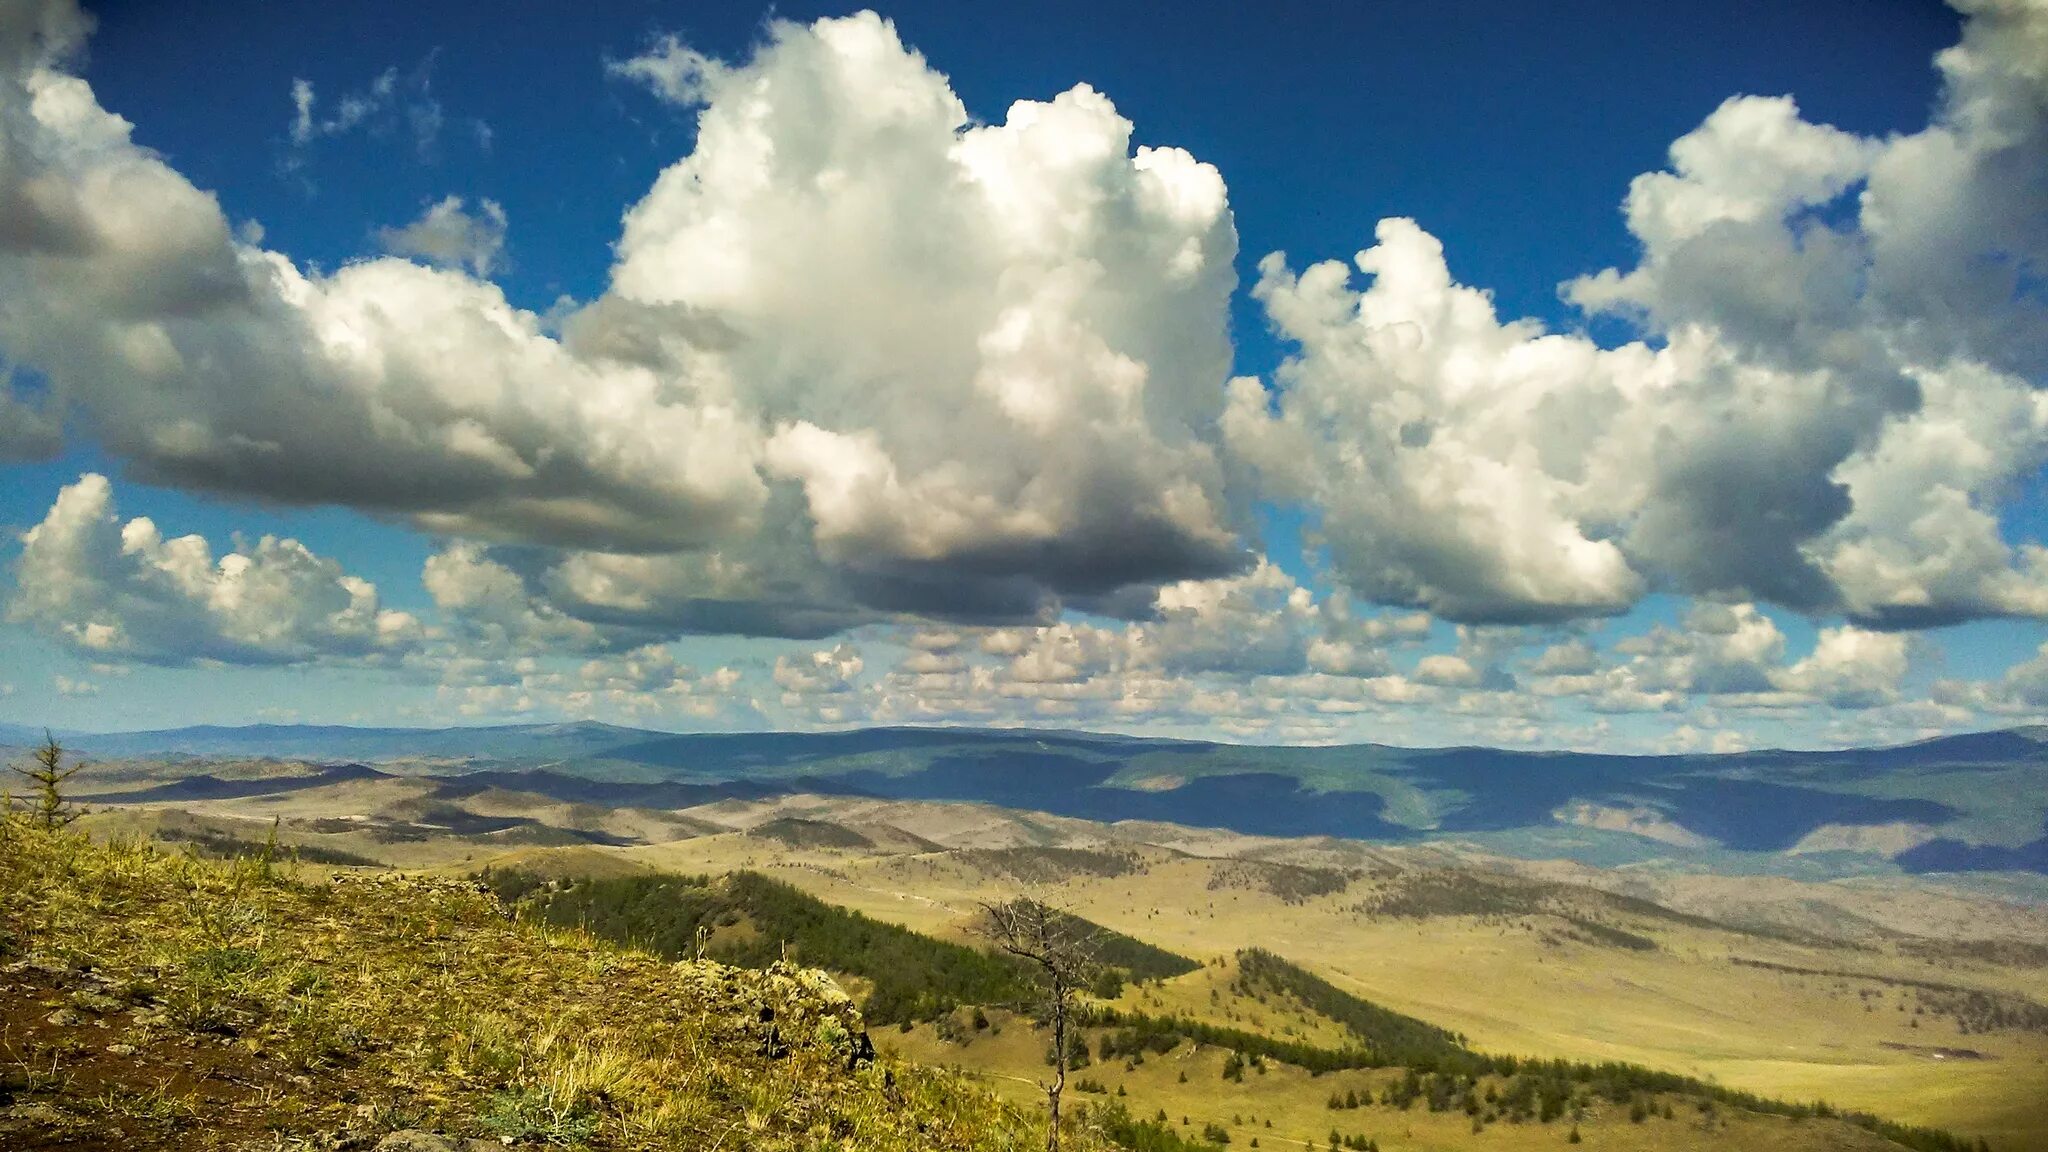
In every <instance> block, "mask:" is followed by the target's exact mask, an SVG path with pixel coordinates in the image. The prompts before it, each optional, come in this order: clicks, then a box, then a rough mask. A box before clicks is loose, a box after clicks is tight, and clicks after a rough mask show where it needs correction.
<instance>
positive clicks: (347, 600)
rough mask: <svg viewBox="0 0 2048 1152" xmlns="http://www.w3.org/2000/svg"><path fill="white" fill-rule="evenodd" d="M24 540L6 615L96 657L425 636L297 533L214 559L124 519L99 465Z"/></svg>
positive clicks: (195, 543) (317, 648) (350, 648)
mask: <svg viewBox="0 0 2048 1152" xmlns="http://www.w3.org/2000/svg"><path fill="white" fill-rule="evenodd" d="M21 543H22V549H21V557H20V559H19V560H18V561H17V562H16V565H15V577H16V589H15V593H14V596H13V597H12V599H11V600H10V601H9V602H8V605H7V619H8V620H10V621H13V622H15V623H19V624H26V625H28V626H30V627H32V628H35V629H37V630H38V631H41V632H43V633H45V634H46V635H49V636H51V637H53V638H55V639H56V640H58V641H59V642H60V643H62V644H63V645H64V646H66V647H68V648H70V649H71V650H73V651H75V652H77V653H79V654H80V655H83V656H87V657H90V658H92V659H95V660H105V661H130V660H133V661H140V662H143V663H153V664H187V663H191V662H194V661H200V660H212V661H219V662H222V663H231V664H282V663H297V662H302V661H309V660H320V659H350V660H362V659H383V660H388V659H391V658H395V657H399V656H403V655H405V654H406V653H408V652H411V651H412V650H414V649H415V648H417V647H418V645H419V643H420V641H421V638H422V629H421V627H420V624H419V622H418V621H416V620H414V619H413V618H412V617H411V616H410V615H408V614H406V613H404V612H397V611H393V610H391V609H388V608H382V607H380V606H379V603H378V596H377V589H376V586H375V585H373V584H371V583H370V582H369V581H367V580H364V579H362V578H360V577H356V576H350V575H348V574H346V573H344V572H343V571H342V570H341V566H340V565H339V564H337V563H335V562H334V561H333V560H329V559H325V558H323V557H320V556H316V555H314V554H313V553H312V552H310V551H308V550H307V549H306V547H305V546H304V545H303V544H300V543H299V542H298V541H296V540H288V539H278V538H277V537H274V536H265V537H263V538H262V539H260V540H258V541H256V542H255V543H254V544H253V545H240V546H238V547H237V548H236V550H235V551H233V552H229V553H228V554H226V555H224V556H222V557H220V558H219V559H218V560H216V559H215V558H214V555H213V550H212V548H211V547H210V546H209V545H208V544H207V542H206V540H205V539H204V538H203V537H200V536H179V537H176V538H172V539H166V538H165V537H164V535H163V533H162V532H161V531H160V530H159V529H158V528H157V526H156V524H155V523H153V522H152V521H150V520H149V519H148V518H147V517H137V518H135V519H133V520H130V521H128V522H127V523H125V524H123V523H121V521H120V520H119V519H117V518H116V517H115V515H114V492H113V486H112V485H111V484H110V483H108V481H107V478H106V477H104V476H100V475H97V474H88V475H86V476H83V477H80V478H79V480H78V482H77V483H76V484H72V485H68V486H67V487H65V489H64V490H63V491H62V492H61V493H59V494H58V496H57V501H56V503H55V504H53V505H51V507H50V511H49V514H48V515H47V516H45V517H44V518H43V521H42V523H40V524H38V525H36V526H35V527H34V528H31V529H29V530H28V531H27V532H26V533H24V534H23V535H22V538H21Z"/></svg>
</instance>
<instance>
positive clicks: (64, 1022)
mask: <svg viewBox="0 0 2048 1152" xmlns="http://www.w3.org/2000/svg"><path fill="white" fill-rule="evenodd" d="M43 1023H45V1024H54V1025H56V1026H57V1027H59V1028H76V1027H78V1026H79V1025H80V1024H83V1023H85V1013H83V1012H80V1011H79V1010H78V1009H76V1008H59V1009H57V1010H56V1011H55V1012H52V1013H50V1014H49V1015H48V1016H45V1017H43Z"/></svg>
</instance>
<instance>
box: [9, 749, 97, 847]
mask: <svg viewBox="0 0 2048 1152" xmlns="http://www.w3.org/2000/svg"><path fill="white" fill-rule="evenodd" d="M9 767H10V768H12V769H13V770H14V773H15V775H17V776H20V777H21V778H22V779H24V780H26V781H28V785H29V790H30V795H29V797H28V800H27V802H26V807H27V810H28V819H29V823H31V824H33V825H35V826H36V827H38V828H51V829H55V828H63V827H65V826H67V825H69V824H70V823H71V822H72V821H73V820H76V819H78V818H79V817H80V816H83V815H85V813H84V811H83V810H82V809H80V808H78V807H77V806H75V805H73V804H72V803H71V801H70V799H69V798H68V797H66V796H65V795H64V786H65V784H67V783H68V782H69V781H70V780H71V778H72V777H73V776H76V775H78V771H79V769H81V768H83V767H85V765H84V764H83V763H82V762H80V761H77V760H73V761H72V762H71V764H70V766H68V767H67V766H66V765H65V763H64V748H63V746H62V745H60V744H58V743H57V738H56V737H54V736H52V735H50V733H49V732H48V731H47V730H46V731H44V733H43V743H42V745H41V747H38V748H37V749H35V751H33V752H31V753H30V754H29V763H28V764H27V765H25V766H24V765H21V764H11V765H9Z"/></svg>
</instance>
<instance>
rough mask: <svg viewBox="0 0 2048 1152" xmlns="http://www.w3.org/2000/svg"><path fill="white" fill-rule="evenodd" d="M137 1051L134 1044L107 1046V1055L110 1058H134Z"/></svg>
mask: <svg viewBox="0 0 2048 1152" xmlns="http://www.w3.org/2000/svg"><path fill="white" fill-rule="evenodd" d="M137 1051H138V1049H137V1048H136V1047H135V1045H133V1044H109V1045H107V1055H109V1056H133V1055H135V1053H136V1052H137Z"/></svg>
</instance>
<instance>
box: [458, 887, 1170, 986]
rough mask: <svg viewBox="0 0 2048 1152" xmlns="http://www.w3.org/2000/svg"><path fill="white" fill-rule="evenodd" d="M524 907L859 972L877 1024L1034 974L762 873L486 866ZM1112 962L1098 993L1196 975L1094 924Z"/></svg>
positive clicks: (654, 938) (669, 952) (614, 933)
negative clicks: (552, 873) (558, 874)
mask: <svg viewBox="0 0 2048 1152" xmlns="http://www.w3.org/2000/svg"><path fill="white" fill-rule="evenodd" d="M481 879H482V881H483V882H484V883H485V884H486V885H488V886H489V887H490V888H491V890H492V891H494V892H495V893H496V894H497V895H498V896H499V897H500V898H501V899H503V900H504V901H505V902H506V903H507V904H509V905H511V906H512V907H514V908H515V909H517V910H518V911H519V913H520V914H521V915H523V916H526V917H529V918H531V919H534V920H537V921H540V922H543V923H546V924H551V925H555V926H558V927H574V928H581V929H585V930H587V931H589V932H591V933H592V934H594V935H596V936H599V937H602V938H604V939H607V940H611V941H615V942H617V943H621V944H630V945H633V946H635V947H639V948H645V949H647V950H648V951H651V952H653V953H655V954H656V955H660V956H665V957H671V958H675V957H685V956H694V955H696V954H697V951H698V947H699V933H700V932H702V933H703V950H704V954H705V955H707V956H711V957H715V958H717V959H719V960H722V961H724V962H727V963H731V964H737V965H743V966H747V967H755V968H758V967H764V966H766V965H768V964H770V963H772V962H774V961H776V960H779V959H783V958H785V957H787V958H788V959H791V960H794V961H796V962H797V963H801V964H809V965H815V966H817V967H820V968H825V969H829V970H831V971H833V972H839V973H844V974H846V975H849V976H856V977H859V978H860V979H861V980H862V981H864V982H866V983H867V984H868V985H869V986H870V987H871V988H872V989H873V990H872V991H871V992H870V993H869V994H868V996H867V999H866V1000H865V1001H864V1002H863V1003H862V1005H861V1011H862V1013H863V1014H864V1015H865V1016H866V1018H867V1019H868V1020H870V1021H872V1022H874V1023H877V1024H894V1023H900V1022H905V1021H919V1020H931V1019H935V1018H937V1017H939V1016H942V1015H944V1014H945V1013H947V1012H950V1011H952V1010H953V1009H954V1008H956V1007H959V1006H961V1005H967V1004H979V1005H996V1004H1017V1003H1022V1002H1024V1001H1027V1000H1029V999H1030V998H1031V995H1032V993H1031V983H1030V981H1031V975H1030V972H1029V971H1028V970H1027V969H1026V968H1024V967H1023V966H1022V965H1021V964H1020V963H1019V962H1018V961H1016V960H1014V959H1012V958H1010V957H1006V956H999V955H995V954H991V953H989V952H984V951H982V950H980V949H977V948H970V947H968V946H966V945H963V944H955V943H951V942H949V941H944V940H938V939H934V938H932V937H930V936H926V935H923V934H921V933H917V932H912V931H911V930H909V929H907V928H902V927H899V926H897V925H894V924H885V923H883V922H882V921H879V920H875V919H872V918H871V917H868V916H863V915H861V914H860V913H858V912H853V911H850V910H848V909H845V908H839V907H835V906H834V905H831V904H827V903H825V902H824V901H822V900H819V899H818V898H816V897H814V896H811V895H808V894H806V893H804V892H802V891H799V890H798V889H796V888H794V887H791V886H790V885H788V884H784V883H782V882H780V881H778V880H771V879H769V878H768V877H766V876H763V875H761V874H759V873H756V872H736V873H733V874H732V875H729V876H721V877H718V878H716V879H712V878H709V877H703V876H674V875H656V876H620V877H612V878H595V879H576V880H568V881H552V882H551V881H549V880H546V879H544V878H542V877H540V876H538V875H536V874H534V873H530V872H522V871H517V870H512V871H506V870H496V869H493V870H488V871H486V872H485V873H483V875H482V876H481ZM1087 927H1088V928H1089V929H1090V930H1091V931H1093V932H1094V933H1095V934H1096V935H1097V936H1098V938H1099V939H1100V941H1101V946H1100V949H1099V952H1100V955H1101V958H1102V961H1103V963H1104V964H1105V965H1107V966H1108V971H1107V972H1106V973H1105V976H1104V980H1103V982H1102V984H1101V986H1100V987H1099V988H1098V991H1100V992H1102V993H1103V994H1104V995H1114V994H1115V992H1116V988H1115V985H1116V984H1117V983H1119V982H1121V981H1122V980H1126V979H1135V980H1157V979H1165V978H1167V977H1171V976H1177V975H1180V974H1181V973H1184V972H1191V971H1193V970H1194V969H1195V968H1197V967H1199V965H1198V964H1196V963H1195V962H1194V961H1192V960H1189V959H1187V958H1186V957H1183V956H1177V955H1175V954H1173V953H1171V952H1167V951H1165V950H1164V949H1161V948H1155V947H1153V946H1152V945H1149V944H1146V943H1144V942H1142V941H1139V940H1134V939H1131V938H1130V937H1128V936H1123V935H1120V934H1118V933H1115V932H1110V931H1108V930H1106V929H1102V928H1099V927H1097V926H1095V925H1088V926H1087Z"/></svg>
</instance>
